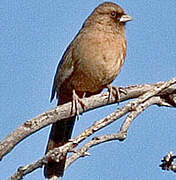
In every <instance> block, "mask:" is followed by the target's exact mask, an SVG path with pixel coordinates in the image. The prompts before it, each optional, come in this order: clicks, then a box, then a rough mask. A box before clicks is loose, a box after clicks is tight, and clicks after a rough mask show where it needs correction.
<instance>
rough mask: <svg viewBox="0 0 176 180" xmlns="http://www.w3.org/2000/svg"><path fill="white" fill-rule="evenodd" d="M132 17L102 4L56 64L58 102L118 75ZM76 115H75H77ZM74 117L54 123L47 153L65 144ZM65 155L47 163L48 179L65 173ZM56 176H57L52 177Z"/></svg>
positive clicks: (96, 88) (97, 90)
mask: <svg viewBox="0 0 176 180" xmlns="http://www.w3.org/2000/svg"><path fill="white" fill-rule="evenodd" d="M130 20H132V18H131V16H129V15H127V14H125V12H124V10H123V9H122V8H121V7H120V6H118V5H116V4H115V3H111V2H104V3H102V4H100V5H99V6H98V7H97V8H95V9H94V11H93V12H92V13H91V15H90V16H89V17H88V18H87V19H86V20H85V22H84V24H83V26H82V28H81V30H80V31H79V32H78V34H77V35H76V37H75V38H74V39H73V41H72V42H71V43H70V45H69V46H68V48H67V49H66V51H65V53H64V54H63V56H62V59H61V61H60V63H59V65H58V67H57V71H56V75H55V77H54V83H53V89H52V94H51V101H52V100H53V98H54V96H55V94H56V96H57V98H58V105H61V104H64V103H67V102H69V101H72V100H73V92H76V94H77V95H78V97H79V98H81V97H83V95H84V96H86V97H89V96H91V95H95V94H97V93H100V92H101V91H102V89H103V88H105V87H107V86H108V85H109V84H110V83H111V82H112V81H113V80H114V79H115V77H116V76H117V75H118V74H119V72H120V69H121V67H122V65H123V63H124V59H125V55H126V38H125V23H126V22H127V21H130ZM75 117H76V116H75ZM75 117H71V118H68V119H63V120H62V121H59V122H57V123H55V124H53V126H52V129H51V132H50V136H49V141H48V146H47V150H46V152H48V151H49V150H52V149H54V148H55V147H59V146H62V145H63V144H65V143H67V142H68V140H69V139H70V138H71V134H72V129H73V126H74V122H75ZM65 160H66V156H65V157H64V158H63V159H62V160H60V162H55V161H54V160H52V159H49V160H48V164H46V165H45V169H44V175H45V177H46V178H52V177H60V176H63V172H64V167H65ZM53 179H54V178H53Z"/></svg>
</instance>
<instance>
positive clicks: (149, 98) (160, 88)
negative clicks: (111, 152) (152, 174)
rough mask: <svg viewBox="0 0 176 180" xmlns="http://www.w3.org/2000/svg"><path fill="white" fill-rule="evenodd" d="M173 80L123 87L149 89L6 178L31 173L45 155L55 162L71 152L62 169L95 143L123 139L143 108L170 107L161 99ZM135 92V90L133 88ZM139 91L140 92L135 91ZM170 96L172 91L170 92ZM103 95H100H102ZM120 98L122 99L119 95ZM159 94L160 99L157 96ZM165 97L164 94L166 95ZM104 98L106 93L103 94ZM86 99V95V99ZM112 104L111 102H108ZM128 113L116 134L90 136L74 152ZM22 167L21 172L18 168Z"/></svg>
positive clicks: (42, 160)
mask: <svg viewBox="0 0 176 180" xmlns="http://www.w3.org/2000/svg"><path fill="white" fill-rule="evenodd" d="M175 80H176V79H172V80H170V81H167V82H162V83H161V82H160V83H156V84H152V85H143V86H142V85H139V86H131V87H128V88H126V89H127V95H126V96H129V94H130V92H131V94H132V93H134V90H135V91H136V87H140V88H139V89H140V90H141V89H142V88H144V87H145V88H146V87H149V86H150V90H148V91H143V92H145V94H143V95H141V96H140V97H139V98H138V99H136V100H133V101H132V102H129V103H127V105H125V106H124V107H122V108H120V109H117V110H116V111H115V112H113V113H112V114H110V115H108V116H107V117H106V118H103V119H102V120H99V121H97V122H95V123H94V124H93V125H92V126H90V127H89V128H87V129H86V130H85V131H83V132H82V133H81V134H80V135H78V136H77V137H76V138H74V139H72V140H70V142H68V143H66V144H65V145H63V146H61V147H59V148H55V149H54V150H52V151H50V152H48V153H47V154H46V155H45V156H44V157H43V158H42V159H40V160H38V161H36V162H34V163H32V164H30V165H27V166H24V167H23V168H21V169H20V170H18V171H17V173H15V174H14V175H13V176H12V177H11V178H10V179H21V178H22V177H23V176H24V175H25V174H27V173H29V172H31V171H32V170H31V167H32V166H33V170H35V169H36V168H37V166H38V168H39V167H41V166H42V164H44V163H46V162H47V159H48V157H52V158H53V159H55V160H56V161H59V160H60V159H61V158H62V156H63V154H66V153H67V152H74V154H73V155H72V156H70V157H69V158H68V160H67V162H66V168H67V167H68V166H69V165H70V164H71V163H73V162H74V161H75V160H76V159H78V158H79V157H83V156H86V155H88V153H87V150H88V149H89V148H91V147H93V146H95V145H97V144H100V143H104V142H107V141H112V140H124V139H125V138H126V133H127V130H128V129H129V127H130V125H131V123H132V121H133V120H134V119H135V118H136V117H137V116H138V115H139V114H140V113H141V112H142V111H144V110H145V109H146V108H147V107H149V106H151V105H153V104H157V105H159V106H171V104H169V103H168V102H166V100H165V99H164V98H163V97H164V96H166V94H168V95H169V96H170V95H171V93H173V92H174V93H175V90H176V86H175V85H172V84H174V83H175ZM137 92H138V91H137ZM139 94H140V93H139ZM172 95H173V94H172ZM103 96H104V95H103ZM122 97H123V98H122ZM161 97H162V98H161ZM166 97H167V96H166ZM107 98H108V96H107ZM114 98H115V97H114ZM125 98H126V97H125V95H121V101H123V100H126V99H125ZM87 99H89V98H87ZM110 103H112V102H110ZM128 112H130V114H129V115H128V117H127V118H126V120H125V121H124V122H123V125H122V127H121V129H120V131H119V132H118V133H115V134H110V135H104V136H101V137H94V138H93V139H92V140H91V141H90V142H88V143H86V144H85V145H83V146H82V147H81V148H80V149H79V150H77V151H75V150H74V149H73V148H75V147H76V146H77V145H78V144H79V143H80V142H82V141H83V140H85V139H86V138H87V137H89V136H90V135H92V134H93V133H95V132H96V131H98V130H100V129H102V128H103V127H105V126H107V125H109V124H110V123H112V122H114V121H115V120H117V119H119V118H120V117H122V116H123V115H125V114H126V113H128ZM22 170H23V171H22Z"/></svg>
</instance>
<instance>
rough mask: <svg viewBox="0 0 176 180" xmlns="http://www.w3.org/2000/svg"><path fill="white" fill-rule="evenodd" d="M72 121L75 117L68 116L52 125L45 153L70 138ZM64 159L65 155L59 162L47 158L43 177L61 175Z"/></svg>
mask: <svg viewBox="0 0 176 180" xmlns="http://www.w3.org/2000/svg"><path fill="white" fill-rule="evenodd" d="M74 123H75V117H70V118H67V119H63V120H62V121H59V122H57V123H55V124H53V125H52V128H51V132H50V136H49V140H48V145H47V149H46V153H47V152H48V151H50V150H52V149H54V148H56V147H59V146H62V145H64V144H65V143H67V142H68V140H69V139H70V138H71V134H72V130H73V126H74ZM65 160H66V155H65V156H64V157H63V159H62V160H60V161H59V162H55V161H54V160H52V159H49V160H48V163H47V164H46V165H45V167H44V175H45V177H46V178H48V179H51V178H52V177H55V176H56V177H60V176H63V173H64V168H65Z"/></svg>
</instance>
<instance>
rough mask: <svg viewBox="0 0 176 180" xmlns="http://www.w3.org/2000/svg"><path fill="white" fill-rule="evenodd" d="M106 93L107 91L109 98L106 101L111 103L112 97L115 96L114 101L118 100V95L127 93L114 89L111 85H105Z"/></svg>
mask: <svg viewBox="0 0 176 180" xmlns="http://www.w3.org/2000/svg"><path fill="white" fill-rule="evenodd" d="M107 88H108V91H109V97H108V101H111V99H112V96H115V100H116V101H119V100H120V93H123V94H127V91H126V90H125V89H124V88H122V87H115V86H111V85H107Z"/></svg>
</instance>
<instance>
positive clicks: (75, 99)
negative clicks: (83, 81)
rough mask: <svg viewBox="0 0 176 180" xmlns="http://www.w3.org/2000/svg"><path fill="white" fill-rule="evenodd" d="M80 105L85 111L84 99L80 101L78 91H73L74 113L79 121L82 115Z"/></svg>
mask: <svg viewBox="0 0 176 180" xmlns="http://www.w3.org/2000/svg"><path fill="white" fill-rule="evenodd" d="M79 105H81V108H82V109H83V111H84V110H85V104H84V103H83V102H82V99H80V98H79V96H78V95H77V94H76V91H75V90H73V102H72V113H75V115H76V116H77V117H78V119H79V115H80V111H79Z"/></svg>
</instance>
